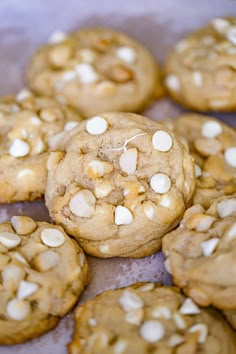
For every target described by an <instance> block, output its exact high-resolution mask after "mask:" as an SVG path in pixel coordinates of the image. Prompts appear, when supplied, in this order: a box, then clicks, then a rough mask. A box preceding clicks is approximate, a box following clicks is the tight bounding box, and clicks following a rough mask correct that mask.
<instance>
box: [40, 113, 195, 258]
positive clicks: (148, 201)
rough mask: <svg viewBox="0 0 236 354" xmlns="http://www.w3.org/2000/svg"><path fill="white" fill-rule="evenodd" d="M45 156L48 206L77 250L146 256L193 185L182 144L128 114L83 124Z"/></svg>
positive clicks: (158, 243)
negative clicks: (62, 145)
mask: <svg viewBox="0 0 236 354" xmlns="http://www.w3.org/2000/svg"><path fill="white" fill-rule="evenodd" d="M75 130H76V134H74V136H73V137H72V139H71V140H70V141H69V142H68V143H67V145H66V152H65V153H63V152H53V153H51V155H50V157H49V160H48V166H47V167H48V182H47V188H46V194H45V196H46V204H47V207H48V209H49V212H50V215H51V217H52V218H53V220H54V221H55V222H56V223H58V224H61V225H63V227H64V228H65V229H66V230H67V232H68V233H69V234H71V235H73V236H74V237H76V239H77V240H78V242H79V243H80V245H81V246H82V247H83V249H84V250H85V251H86V252H87V253H89V254H92V255H95V256H98V257H113V256H121V257H144V256H146V255H150V254H152V253H154V252H156V251H157V250H158V249H160V246H161V238H162V236H163V235H164V234H165V233H166V232H168V231H169V230H170V229H172V228H173V227H175V225H177V223H178V221H179V220H180V218H181V216H182V215H183V213H184V210H185V209H186V208H187V206H188V205H189V203H190V201H191V197H192V194H193V192H194V187H195V176H194V164H193V159H192V157H191V156H190V154H189V151H188V147H187V146H186V145H184V144H182V143H181V142H180V141H179V140H178V139H177V138H176V137H175V135H174V134H173V133H171V132H170V131H168V130H167V129H163V126H162V125H159V124H157V123H156V122H154V121H152V120H150V119H148V118H145V117H143V116H138V115H135V114H131V113H104V114H103V115H100V116H95V117H93V118H90V119H88V120H87V121H84V122H82V123H81V124H80V125H79V126H78V128H75Z"/></svg>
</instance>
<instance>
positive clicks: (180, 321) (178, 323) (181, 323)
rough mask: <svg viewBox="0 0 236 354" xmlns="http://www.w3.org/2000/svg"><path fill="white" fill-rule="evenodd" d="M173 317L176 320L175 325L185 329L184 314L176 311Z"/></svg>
mask: <svg viewBox="0 0 236 354" xmlns="http://www.w3.org/2000/svg"><path fill="white" fill-rule="evenodd" d="M173 319H174V321H175V325H176V327H177V328H178V329H185V328H186V323H185V321H184V319H183V316H181V315H179V314H178V313H174V315H173Z"/></svg>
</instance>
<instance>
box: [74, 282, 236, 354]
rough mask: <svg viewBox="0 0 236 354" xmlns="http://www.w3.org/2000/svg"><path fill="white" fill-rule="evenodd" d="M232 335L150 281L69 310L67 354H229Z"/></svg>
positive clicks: (216, 318) (211, 313)
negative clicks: (70, 335) (71, 327)
mask: <svg viewBox="0 0 236 354" xmlns="http://www.w3.org/2000/svg"><path fill="white" fill-rule="evenodd" d="M235 348H236V339H235V334H234V332H233V331H232V329H231V328H230V327H229V326H228V324H227V323H226V321H225V320H224V319H223V317H222V316H221V315H220V314H219V313H218V312H217V311H215V310H213V309H200V308H199V307H198V306H197V305H196V304H195V303H194V302H193V301H192V300H191V299H190V298H185V297H184V296H183V295H182V294H181V293H180V291H179V290H178V289H177V288H176V287H170V286H160V285H158V284H153V283H139V284H135V285H133V286H130V287H127V288H123V289H118V290H110V291H106V292H104V293H102V294H100V295H98V296H96V297H95V298H94V299H93V300H90V301H87V302H86V303H85V304H83V305H82V306H80V307H78V308H77V309H76V311H75V329H74V335H73V340H72V342H71V343H70V344H69V346H68V349H69V353H70V354H85V353H86V354H90V353H93V354H101V353H104V354H114V353H116V354H117V353H119V354H136V353H139V354H149V353H153V354H173V353H176V354H190V353H191V354H194V353H202V354H209V353H210V354H219V353H220V354H234V353H235Z"/></svg>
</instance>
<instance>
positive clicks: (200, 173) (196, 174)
mask: <svg viewBox="0 0 236 354" xmlns="http://www.w3.org/2000/svg"><path fill="white" fill-rule="evenodd" d="M201 175H202V169H201V167H200V166H199V165H197V164H196V163H195V177H196V178H198V177H200V176H201Z"/></svg>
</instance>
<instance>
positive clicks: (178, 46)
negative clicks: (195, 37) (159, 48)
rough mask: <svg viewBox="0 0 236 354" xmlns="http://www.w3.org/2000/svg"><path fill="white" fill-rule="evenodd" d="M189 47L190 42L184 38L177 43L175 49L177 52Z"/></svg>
mask: <svg viewBox="0 0 236 354" xmlns="http://www.w3.org/2000/svg"><path fill="white" fill-rule="evenodd" d="M188 47H189V42H188V41H187V40H185V39H183V40H182V41H180V42H178V43H177V44H176V45H175V49H176V50H177V52H179V53H181V52H183V51H184V50H185V49H187V48H188Z"/></svg>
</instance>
